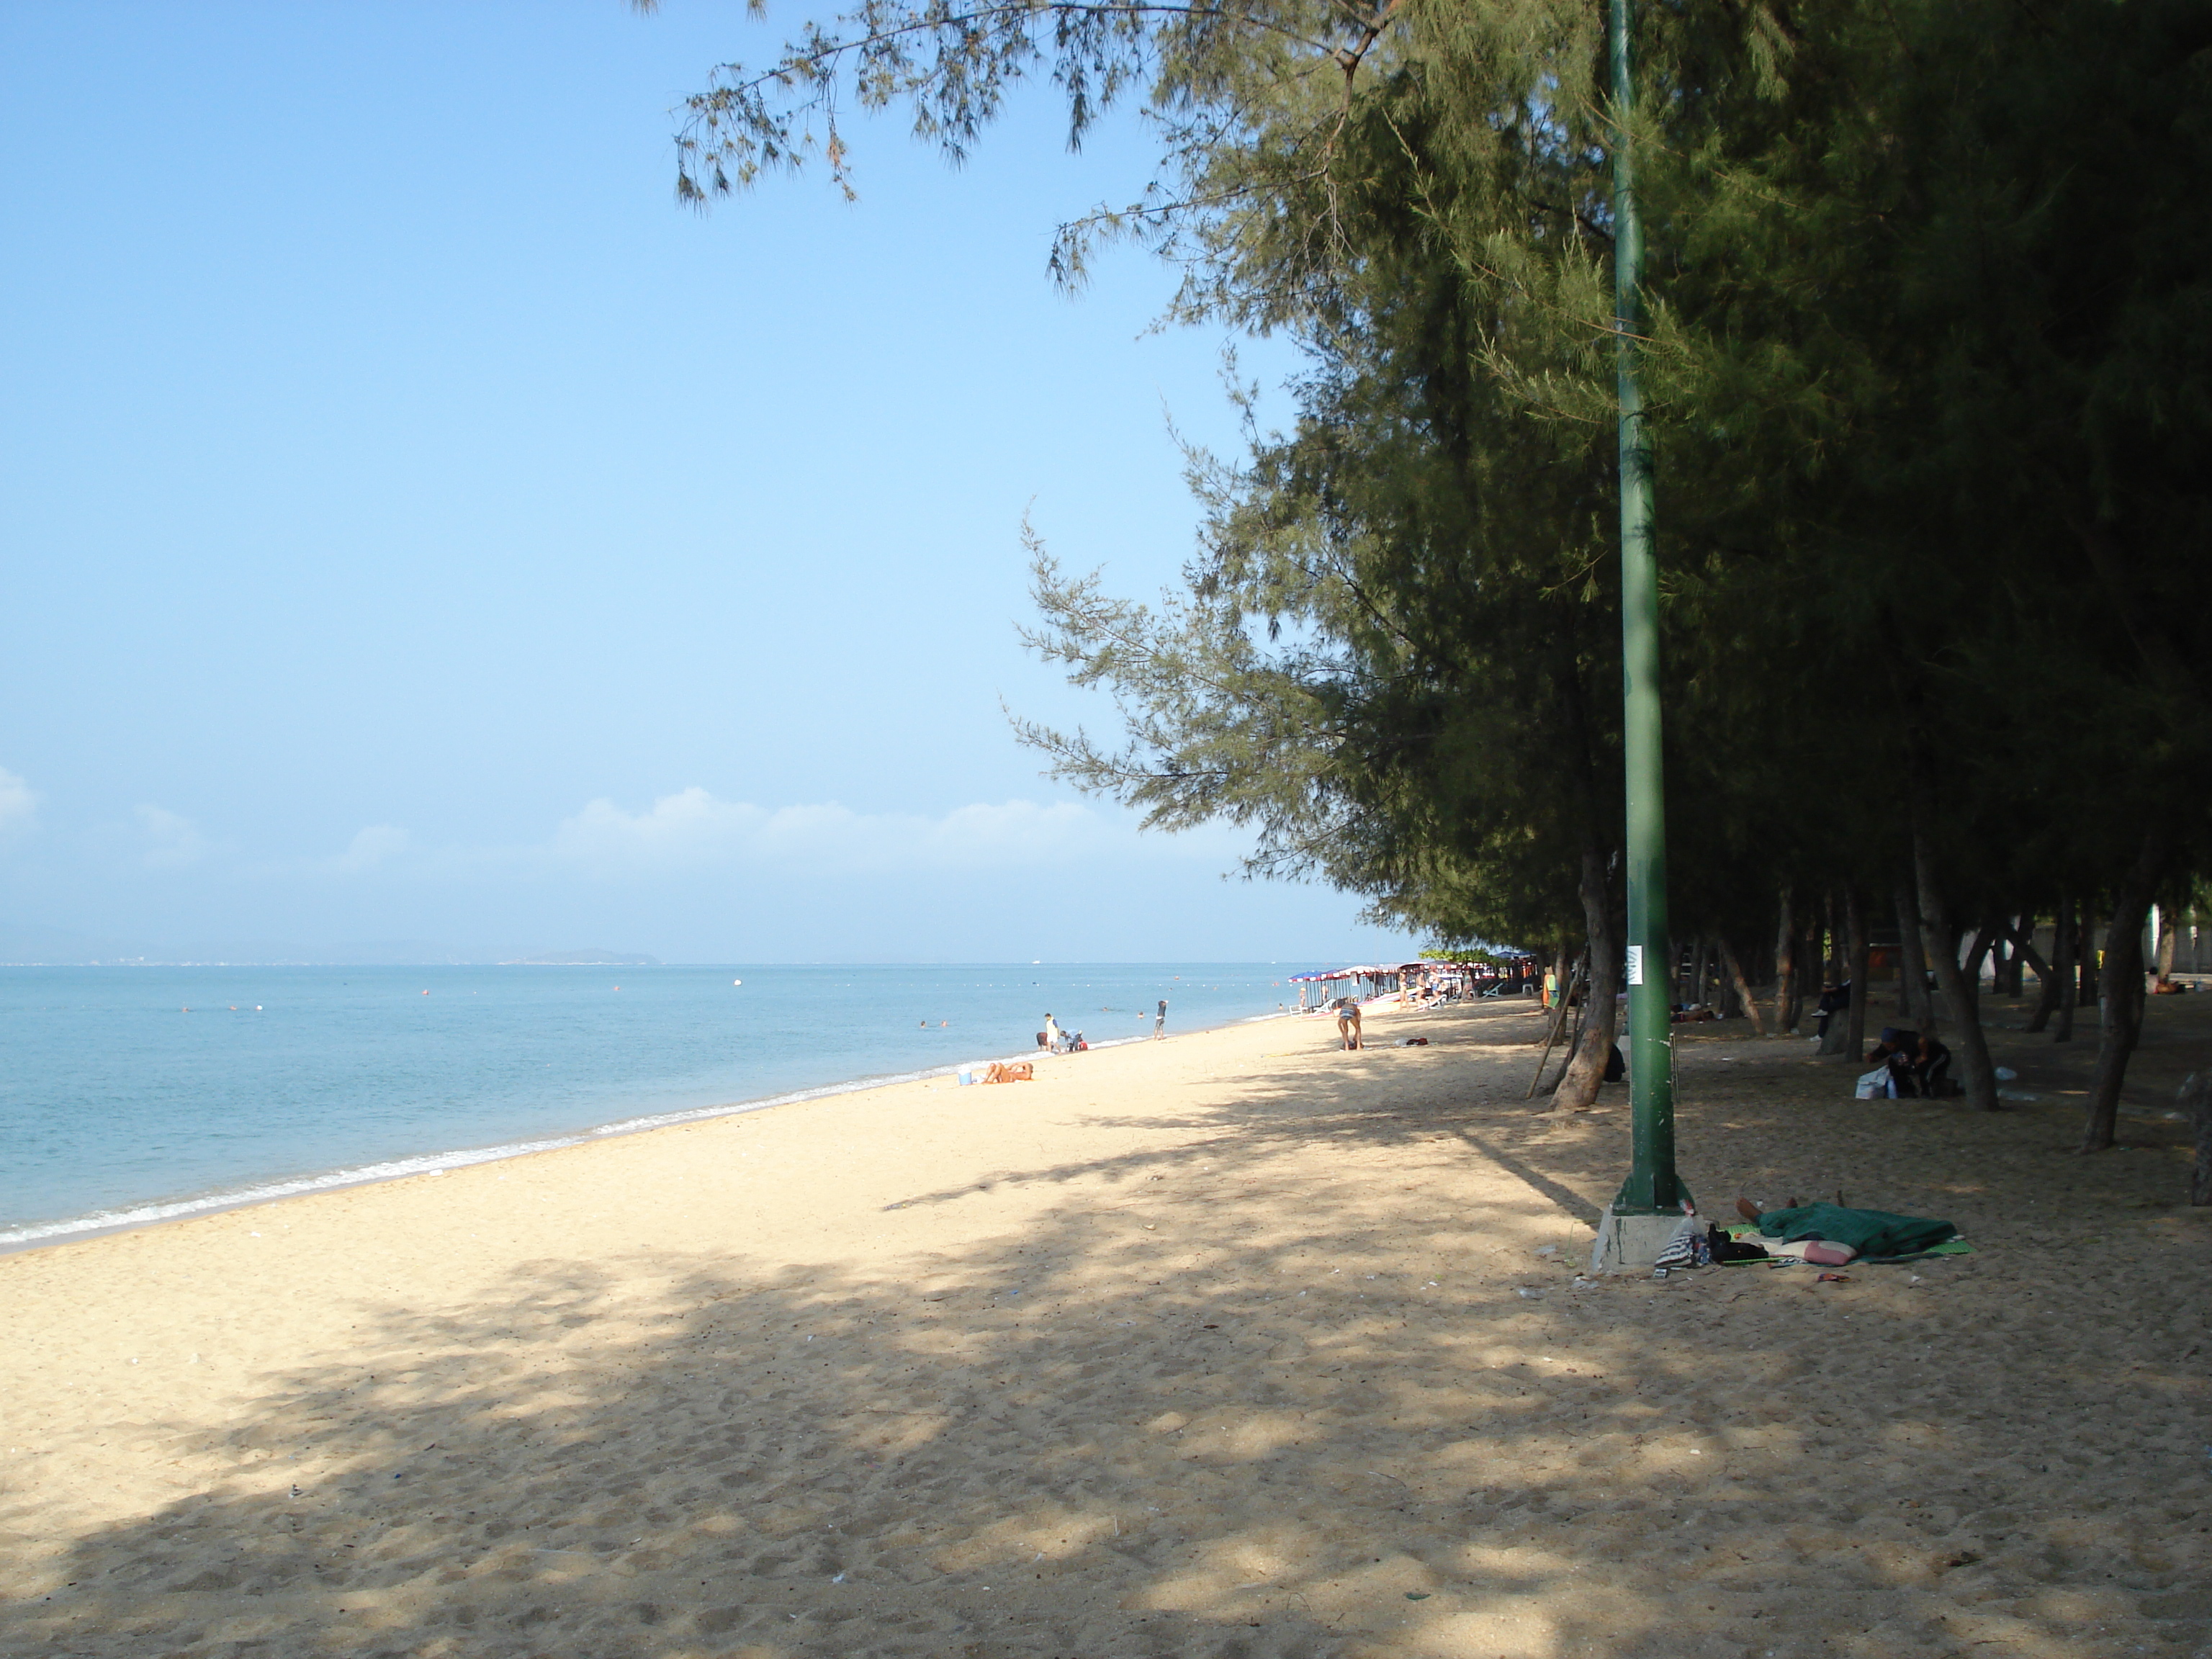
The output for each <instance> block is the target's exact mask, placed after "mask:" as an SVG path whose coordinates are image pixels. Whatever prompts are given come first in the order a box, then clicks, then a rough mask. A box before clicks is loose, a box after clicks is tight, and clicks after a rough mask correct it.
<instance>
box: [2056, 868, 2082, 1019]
mask: <svg viewBox="0 0 2212 1659" xmlns="http://www.w3.org/2000/svg"><path fill="white" fill-rule="evenodd" d="M2061 938H2062V939H2063V949H2064V957H2065V964H2066V965H2065V966H2064V967H2063V968H2061V969H2057V970H2056V971H2057V975H2058V1024H2057V1026H2056V1027H2055V1028H2054V1029H2053V1030H2052V1031H2051V1041H2052V1042H2073V1041H2074V1010H2075V1007H2076V1006H2079V1004H2080V1002H2081V998H2080V997H2078V996H2077V995H2075V987H2078V986H2079V985H2080V984H2081V917H2079V916H2077V915H2075V914H2074V903H2073V901H2072V900H2070V899H2069V900H2068V901H2067V903H2066V930H2065V932H2064V933H2063V934H2062V935H2061Z"/></svg>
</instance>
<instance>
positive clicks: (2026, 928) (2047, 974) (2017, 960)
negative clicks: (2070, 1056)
mask: <svg viewBox="0 0 2212 1659" xmlns="http://www.w3.org/2000/svg"><path fill="white" fill-rule="evenodd" d="M2008 933H2010V935H2011V939H2012V960H2013V968H2014V974H2013V977H2014V978H2015V979H2018V978H2019V977H2020V973H2019V970H2020V969H2022V968H2033V969H2035V1009H2034V1013H2033V1014H2032V1015H2031V1016H2030V1017H2029V1019H2028V1024H2027V1029H2028V1030H2031V1031H2039V1030H2042V1029H2043V1027H2042V1026H2040V1025H2038V1024H2036V1023H2035V1016H2037V1015H2040V1016H2042V1017H2043V1018H2045V1019H2048V1018H2050V1016H2049V1015H2048V1014H2047V1013H2045V1009H2047V1008H2048V1007H2050V1006H2051V986H2052V985H2053V983H2055V982H2056V981H2057V977H2058V975H2057V974H2056V973H2054V972H2053V971H2052V970H2051V964H2050V963H2047V962H2045V960H2044V959H2043V952H2042V951H2039V950H2037V949H2036V948H2035V916H2034V915H2033V912H2031V913H2029V914H2027V915H2023V916H2021V918H2020V921H2019V924H2018V925H2017V926H2015V927H2009V928H2008ZM2013 994H2014V995H2015V996H2017V995H2019V994H2020V993H2019V992H2018V991H2017V990H2015V992H2014V993H2013Z"/></svg>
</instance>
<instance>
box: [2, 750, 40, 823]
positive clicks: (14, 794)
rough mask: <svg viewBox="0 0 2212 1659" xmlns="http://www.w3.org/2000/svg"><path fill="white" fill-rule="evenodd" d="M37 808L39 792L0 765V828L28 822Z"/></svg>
mask: <svg viewBox="0 0 2212 1659" xmlns="http://www.w3.org/2000/svg"><path fill="white" fill-rule="evenodd" d="M38 808H39V792H38V791H37V790H35V789H33V788H32V787H31V786H30V785H29V784H27V783H26V782H24V781H23V780H22V779H21V778H19V777H17V776H16V775H15V774H14V773H13V772H10V771H9V769H7V768H6V767H4V766H0V829H9V828H10V827H12V826H14V825H16V824H24V823H29V822H30V821H31V815H32V814H33V812H35V811H38Z"/></svg>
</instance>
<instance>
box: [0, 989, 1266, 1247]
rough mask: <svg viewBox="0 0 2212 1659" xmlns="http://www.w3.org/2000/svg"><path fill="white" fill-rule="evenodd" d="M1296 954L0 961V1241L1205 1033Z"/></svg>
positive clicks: (1252, 1006) (1238, 1014)
mask: <svg viewBox="0 0 2212 1659" xmlns="http://www.w3.org/2000/svg"><path fill="white" fill-rule="evenodd" d="M1305 968H1306V964H1304V963H1297V964H1291V963H1285V964H1282V965H1280V966H1273V965H1270V964H1266V963H1241V964H1214V965H1203V964H1201V965H1193V964H1189V963H1177V964H1173V965H1158V964H1127V963H1113V964H1105V965H1094V966H1083V965H1078V966H1065V965H1057V966H1050V967H1044V966H1027V967H1024V966H1000V967H990V966H985V967H752V968H748V967H744V966H738V967H734V968H520V967H515V968H0V1056H3V1057H4V1063H0V1147H4V1148H5V1149H6V1151H5V1157H4V1158H0V1247H6V1246H9V1245H21V1244H24V1243H33V1242H36V1241H38V1240H40V1239H43V1238H52V1237H65V1236H67V1235H69V1234H71V1233H75V1232H82V1231H89V1230H92V1229H94V1228H97V1227H101V1226H114V1225H124V1224H126V1223H129V1222H135V1221H143V1220H151V1219H155V1218H158V1217H160V1216H162V1215H167V1214H183V1213H189V1212H191V1211H192V1210H195V1209H201V1208H207V1207H212V1206H215V1205H217V1204H221V1203H224V1202H234V1201H237V1200H240V1199H241V1198H246V1197H258V1196H274V1195H276V1194H278V1193H281V1192H285V1191H303V1190H309V1189H311V1188H314V1187H318V1186H325V1185H332V1184H337V1182H341V1181H345V1180H358V1179H367V1178H373V1177H374V1176H380V1175H393V1174H401V1173H405V1172H406V1171H407V1170H415V1169H430V1168H436V1167H440V1166H441V1165H450V1164H456V1163H461V1162H467V1161H471V1157H470V1155H471V1154H475V1155H477V1156H483V1155H496V1154H497V1153H498V1152H501V1151H512V1150H516V1149H518V1148H520V1147H522V1146H529V1145H532V1144H542V1143H544V1142H548V1141H552V1142H556V1143H557V1142H558V1141H560V1140H562V1139H567V1138H572V1137H576V1136H580V1135H584V1134H588V1133H595V1132H605V1130H607V1129H609V1128H620V1127H631V1126H634V1125H635V1123H636V1121H637V1120H639V1119H641V1118H651V1117H657V1116H660V1115H671V1114H674V1115H684V1114H691V1113H702V1112H706V1111H710V1110H712V1109H716V1108H726V1107H731V1106H742V1105H744V1104H746V1103H762V1102H769V1101H773V1100H775V1099H778V1098H782V1097H790V1096H793V1095H798V1094H803V1093H805V1092H809V1091H823V1090H825V1089H828V1088H830V1087H833V1086H836V1085H849V1084H854V1083H858V1082H862V1081H865V1080H867V1079H884V1078H889V1077H897V1076H904V1075H909V1074H913V1073H926V1072H930V1071H937V1070H949V1069H951V1068H953V1067H956V1066H960V1065H962V1064H963V1063H965V1062H967V1061H969V1060H984V1059H991V1058H996V1057H1000V1056H1005V1055H1011V1054H1022V1053H1027V1052H1031V1051H1033V1049H1034V1044H1035V1039H1034V1036H1033V1033H1034V1032H1035V1031H1036V1030H1037V1029H1038V1027H1039V1026H1041V1025H1042V1024H1043V1020H1044V1015H1045V1013H1046V1012H1047V1011H1050V1012H1053V1013H1054V1014H1056V1015H1057V1016H1058V1017H1059V1018H1060V1024H1063V1025H1065V1026H1066V1027H1068V1028H1069V1029H1071V1030H1082V1031H1084V1032H1085V1035H1086V1036H1088V1037H1089V1038H1090V1040H1091V1042H1094V1043H1095V1042H1101V1041H1115V1040H1127V1039H1129V1038H1131V1037H1133V1036H1140V1035H1149V1034H1150V1032H1151V1030H1152V1009H1153V1005H1154V1003H1155V1002H1156V1001H1157V1000H1158V999H1159V998H1161V997H1165V998H1167V999H1168V1001H1169V1004H1170V1009H1169V1022H1168V1029H1169V1030H1170V1032H1175V1031H1187V1030H1194V1029H1197V1028H1200V1027H1204V1026H1212V1025H1220V1024H1228V1023H1230V1022H1232V1021H1236V1020H1239V1019H1246V1018H1255V1017H1258V1016H1261V1015H1263V1014H1267V1013H1270V1012H1273V1011H1274V1010H1275V1009H1276V1008H1277V1006H1279V1005H1280V1004H1282V1003H1284V1002H1285V1001H1288V1002H1291V1003H1292V1004H1295V1003H1296V1001H1297V997H1296V994H1295V992H1294V991H1291V990H1290V989H1289V988H1288V987H1286V986H1285V983H1284V981H1286V980H1287V979H1288V977H1289V975H1291V974H1292V973H1295V972H1302V971H1304V969H1305ZM733 980H742V981H744V983H743V984H742V985H737V984H733V983H732V981H733ZM940 1022H943V1023H942V1024H940Z"/></svg>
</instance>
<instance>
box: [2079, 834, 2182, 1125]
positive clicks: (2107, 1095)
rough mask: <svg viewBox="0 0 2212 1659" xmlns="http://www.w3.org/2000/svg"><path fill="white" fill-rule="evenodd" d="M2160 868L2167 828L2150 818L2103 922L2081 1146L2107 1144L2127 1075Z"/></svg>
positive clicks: (2137, 1035)
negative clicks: (2147, 924)
mask: <svg viewBox="0 0 2212 1659" xmlns="http://www.w3.org/2000/svg"><path fill="white" fill-rule="evenodd" d="M2165 872H2166V834H2165V831H2164V829H2162V827H2161V826H2160V825H2158V824H2156V823H2154V824H2152V825H2151V827H2150V828H2149V829H2146V830H2144V831H2143V839H2142V851H2140V852H2139V853H2137V854H2136V861H2135V863H2134V864H2133V865H2132V866H2130V867H2129V870H2128V873H2127V874H2126V875H2125V876H2124V877H2123V878H2121V881H2120V890H2119V891H2118V892H2117V893H2115V894H2114V895H2113V896H2112V921H2110V922H2109V923H2108V924H2107V925H2106V932H2105V964H2104V968H2103V970H2102V971H2101V972H2100V974H2099V975H2098V981H2099V984H2100V987H2101V988H2102V990H2103V993H2104V994H2103V996H2102V997H2101V998H2100V1004H2099V1008H2100V1012H2099V1014H2098V1018H2097V1078H2096V1082H2095V1084H2094V1085H2093V1087H2092V1088H2091V1090H2090V1094H2089V1121H2088V1123H2087V1125H2086V1126H2085V1127H2084V1128H2083V1130H2082V1133H2081V1150H2082V1151H2083V1152H2103V1151H2104V1150H2105V1148H2106V1147H2107V1146H2111V1145H2112V1132H2113V1129H2114V1127H2115V1126H2116V1125H2117V1124H2118V1121H2119V1115H2120V1087H2121V1085H2123V1084H2124V1083H2125V1082H2126V1081H2127V1077H2128V1059H2129V1056H2130V1055H2131V1054H2134V1053H2135V1051H2136V1042H2137V1041H2138V1040H2139V1039H2140V1038H2141V1037H2142V1010H2143V959H2142V956H2143V949H2142V933H2143V923H2144V921H2146V920H2147V919H2148V912H2149V910H2150V900H2151V895H2152V894H2153V893H2154V892H2156V891H2157V890H2158V883H2159V878H2160V876H2162V875H2164V874H2165Z"/></svg>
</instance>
